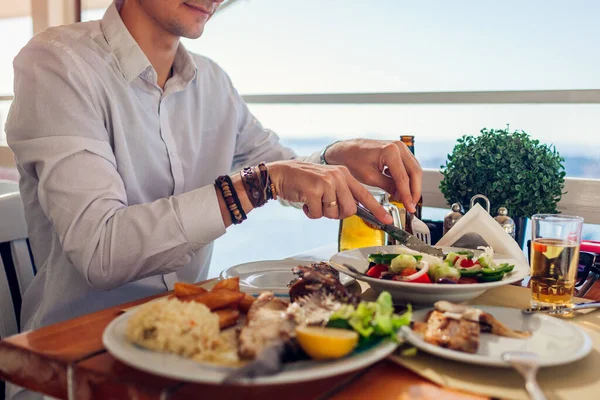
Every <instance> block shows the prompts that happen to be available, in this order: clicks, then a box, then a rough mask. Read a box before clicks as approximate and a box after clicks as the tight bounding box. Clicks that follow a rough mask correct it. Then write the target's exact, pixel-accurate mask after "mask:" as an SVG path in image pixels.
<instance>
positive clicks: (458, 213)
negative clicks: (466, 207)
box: [443, 203, 464, 235]
mask: <svg viewBox="0 0 600 400" xmlns="http://www.w3.org/2000/svg"><path fill="white" fill-rule="evenodd" d="M450 209H451V211H450V212H449V213H448V214H446V216H445V217H444V229H443V234H444V235H445V234H446V233H447V232H448V231H449V230H450V228H452V227H453V226H454V224H456V222H457V221H458V220H459V219H461V218H462V216H463V215H464V214H463V212H462V206H461V205H460V203H454V204H452V207H450Z"/></svg>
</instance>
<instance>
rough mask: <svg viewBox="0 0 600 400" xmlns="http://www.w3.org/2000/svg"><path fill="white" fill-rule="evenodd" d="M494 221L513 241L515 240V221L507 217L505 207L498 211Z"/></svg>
mask: <svg viewBox="0 0 600 400" xmlns="http://www.w3.org/2000/svg"><path fill="white" fill-rule="evenodd" d="M494 219H495V220H496V221H497V222H498V223H499V224H500V225H501V226H502V229H504V231H505V232H506V233H508V234H509V235H510V236H511V237H512V238H513V239H514V238H515V221H514V220H513V219H512V218H511V217H509V216H508V210H507V209H506V207H500V208H499V209H498V215H497V216H496V217H494Z"/></svg>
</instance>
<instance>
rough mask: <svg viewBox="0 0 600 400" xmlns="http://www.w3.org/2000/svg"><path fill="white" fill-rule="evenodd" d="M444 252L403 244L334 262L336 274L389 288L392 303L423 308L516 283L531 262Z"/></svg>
mask: <svg viewBox="0 0 600 400" xmlns="http://www.w3.org/2000/svg"><path fill="white" fill-rule="evenodd" d="M441 250H442V251H443V252H444V257H443V258H439V257H435V256H432V255H428V254H424V253H419V252H416V251H414V250H411V249H408V248H406V247H404V246H375V247H364V248H360V249H353V250H347V251H343V252H340V253H338V254H336V255H334V256H333V257H332V258H331V260H330V261H331V265H332V267H334V268H335V269H337V270H338V271H340V272H343V273H345V274H348V275H350V276H352V277H354V278H356V279H359V280H361V281H364V282H366V283H368V284H369V285H370V286H371V288H373V289H374V290H375V291H377V292H381V291H384V290H386V291H389V292H390V293H391V294H392V296H393V298H394V300H400V301H408V302H412V303H415V304H421V305H430V304H433V303H434V302H436V301H438V300H448V301H453V302H461V301H467V300H470V299H473V298H475V297H477V296H479V295H481V294H482V293H483V292H485V291H486V290H488V289H491V288H493V287H498V286H503V285H507V284H510V283H514V282H518V281H520V280H522V279H523V278H524V277H525V276H527V274H528V273H529V266H528V265H527V264H523V263H522V262H520V261H518V260H515V259H513V258H511V257H510V256H507V255H503V254H498V253H495V252H494V250H493V249H492V248H490V247H485V248H484V247H482V248H479V249H477V250H471V249H463V248H455V247H441Z"/></svg>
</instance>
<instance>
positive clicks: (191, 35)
mask: <svg viewBox="0 0 600 400" xmlns="http://www.w3.org/2000/svg"><path fill="white" fill-rule="evenodd" d="M202 33H204V27H202V28H195V29H186V31H185V32H183V34H182V35H179V36H181V37H184V38H187V39H198V38H199V37H200V36H202Z"/></svg>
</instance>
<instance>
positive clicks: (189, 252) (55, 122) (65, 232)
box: [6, 38, 225, 290]
mask: <svg viewBox="0 0 600 400" xmlns="http://www.w3.org/2000/svg"><path fill="white" fill-rule="evenodd" d="M61 46H62V45H60V44H59V43H56V42H46V41H44V42H42V41H36V39H35V38H34V39H33V40H32V42H30V44H28V45H27V46H26V47H25V49H24V50H22V51H21V53H20V54H19V55H18V56H17V58H16V59H15V62H14V68H15V99H14V102H13V105H12V107H11V111H10V115H9V118H8V121H7V125H6V132H7V138H8V142H9V145H10V147H11V148H12V150H13V152H14V153H15V156H16V160H17V163H18V165H19V168H20V170H21V174H27V175H28V177H27V178H28V179H29V180H30V181H34V182H37V199H24V201H29V202H35V201H39V205H40V207H41V209H42V211H43V213H44V214H45V216H46V217H47V219H48V220H49V222H50V223H51V224H52V227H53V230H54V234H53V237H52V238H48V240H59V241H60V243H61V246H62V249H63V251H64V253H65V255H66V257H67V259H68V260H69V262H70V263H71V264H72V265H73V266H74V267H75V268H76V269H77V270H78V271H79V272H80V273H81V274H82V275H83V276H84V277H85V278H86V279H87V282H88V283H89V284H90V285H91V286H93V287H97V288H99V289H105V290H109V289H113V288H116V287H118V286H121V285H123V284H125V283H128V282H131V281H135V280H138V279H141V278H144V277H147V276H150V275H156V274H163V273H169V272H173V271H175V270H177V269H178V268H179V267H181V266H183V265H185V264H187V263H188V262H189V261H190V260H191V258H192V256H193V255H194V252H195V251H197V250H198V249H199V248H201V247H202V246H205V245H206V244H208V243H211V242H212V241H213V240H215V239H216V238H217V237H219V236H221V235H222V234H224V233H225V226H224V223H223V221H222V218H221V217H220V215H221V214H220V212H219V205H218V201H217V197H216V193H215V189H214V187H213V186H212V185H211V186H207V187H204V188H200V189H196V190H193V191H191V192H188V193H184V194H182V195H178V196H172V197H170V198H164V199H159V200H156V201H154V202H151V203H147V204H136V205H129V204H128V199H127V193H126V190H125V186H124V183H123V180H122V179H121V176H120V175H119V171H118V166H117V162H116V158H115V155H114V150H113V148H112V146H111V138H110V135H109V133H108V130H107V128H106V126H105V124H108V123H110V122H108V121H106V118H104V117H103V115H102V112H101V111H100V107H99V105H98V104H97V103H95V102H96V101H99V98H100V97H99V96H96V95H93V94H92V93H93V87H92V85H91V84H90V82H91V79H92V78H91V76H92V73H93V72H89V70H88V69H84V68H82V67H81V65H80V64H79V62H80V61H79V59H78V58H77V56H76V55H75V54H72V52H71V51H70V50H69V49H68V48H65V47H61ZM86 71H87V72H88V73H89V75H88V74H86ZM215 215H217V216H218V217H216V216H215ZM190 216H194V218H190ZM184 217H185V218H184ZM40 223H41V222H40ZM65 267H68V266H65Z"/></svg>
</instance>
